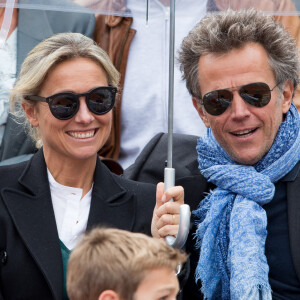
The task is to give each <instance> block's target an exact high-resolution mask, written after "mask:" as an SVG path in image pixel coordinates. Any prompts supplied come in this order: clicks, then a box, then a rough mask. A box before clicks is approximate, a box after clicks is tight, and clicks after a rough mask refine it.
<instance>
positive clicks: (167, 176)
mask: <svg viewBox="0 0 300 300" xmlns="http://www.w3.org/2000/svg"><path fill="white" fill-rule="evenodd" d="M174 47H175V0H171V3H170V45H169V103H168V160H167V167H166V168H165V172H164V181H165V190H167V189H168V188H170V187H172V186H174V185H175V169H174V168H173V167H172V162H173V112H174V60H175V59H174V52H175V51H174ZM170 201H173V199H171V200H170ZM189 229H190V207H189V205H187V204H183V205H181V206H180V221H179V230H178V233H177V237H176V238H175V237H173V236H167V237H166V242H167V244H168V245H170V246H172V247H174V248H182V247H183V246H184V244H185V242H186V239H187V237H188V234H189Z"/></svg>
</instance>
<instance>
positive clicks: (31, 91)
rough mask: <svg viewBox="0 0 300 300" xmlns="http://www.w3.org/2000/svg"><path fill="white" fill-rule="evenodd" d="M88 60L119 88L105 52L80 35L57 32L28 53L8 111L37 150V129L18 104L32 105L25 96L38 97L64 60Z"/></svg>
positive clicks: (38, 143)
mask: <svg viewBox="0 0 300 300" xmlns="http://www.w3.org/2000/svg"><path fill="white" fill-rule="evenodd" d="M79 57H83V58H89V59H91V60H92V61H94V62H95V63H97V64H98V65H99V66H100V67H101V68H102V69H103V70H104V71H105V73H106V76H107V81H108V84H109V85H111V86H118V84H119V78H120V75H119V72H118V71H117V70H116V69H115V67H114V65H113V64H112V62H111V60H110V58H109V56H108V55H107V53H106V52H105V51H104V50H103V49H101V48H100V47H99V46H97V44H96V43H95V42H94V41H93V40H92V39H90V38H88V37H86V36H84V35H82V34H80V33H59V34H56V35H53V36H51V37H49V38H47V39H45V40H44V41H42V42H41V43H39V44H38V45H37V46H36V47H35V48H33V49H32V50H31V52H30V53H29V54H28V56H27V57H26V59H25V60H24V62H23V64H22V68H21V71H20V74H19V77H18V80H17V82H16V85H15V87H14V88H13V90H12V93H11V97H10V101H11V102H10V104H11V111H12V113H13V114H14V115H15V117H16V121H17V122H19V123H22V124H23V125H24V126H25V127H26V129H27V131H28V134H29V136H30V137H31V138H32V139H33V140H34V141H35V142H36V146H37V147H38V148H39V147H41V146H42V142H41V137H40V133H39V129H38V128H37V127H33V126H31V125H30V123H29V121H28V120H27V118H26V116H25V112H24V110H23V109H22V106H21V104H22V103H26V104H27V105H35V103H32V101H28V100H25V99H24V97H25V96H27V95H38V94H39V92H40V89H41V88H42V85H43V83H44V82H45V80H47V75H48V74H49V73H50V72H51V70H52V69H53V68H54V67H55V66H57V65H58V64H60V63H61V62H63V61H66V60H69V59H74V58H79Z"/></svg>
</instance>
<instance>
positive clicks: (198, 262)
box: [126, 9, 300, 300]
mask: <svg viewBox="0 0 300 300" xmlns="http://www.w3.org/2000/svg"><path fill="white" fill-rule="evenodd" d="M179 62H180V68H181V71H182V72H183V78H184V79H185V81H186V85H187V88H188V90H189V92H190V94H191V95H192V99H193V104H194V107H195V108H196V110H197V112H198V114H199V116H200V117H201V119H202V120H203V122H204V123H205V125H206V127H207V128H208V130H207V134H206V136H204V137H202V138H200V139H198V141H197V146H196V149H197V154H198V157H197V156H196V155H194V154H191V153H194V152H193V151H194V149H193V147H190V146H189V145H192V144H193V143H194V142H195V137H187V136H185V137H182V136H175V137H174V157H173V159H174V161H175V163H174V164H175V165H176V164H177V166H176V167H175V168H177V171H178V172H177V181H176V184H178V183H179V182H180V184H181V185H183V186H184V189H185V199H186V202H187V203H189V202H190V203H192V205H191V207H192V208H193V207H195V201H197V202H198V203H200V205H199V206H198V208H197V209H195V210H194V211H193V217H194V218H195V224H196V226H195V234H194V240H189V241H188V243H187V251H188V252H191V255H190V260H191V263H192V269H194V268H195V269H196V271H195V274H193V272H192V275H191V276H190V281H189V282H188V287H187V288H186V289H185V291H184V292H186V293H187V294H186V295H185V296H184V297H185V299H189V300H191V299H201V292H200V283H201V285H202V287H201V291H202V292H203V294H204V298H205V299H263V300H265V299H299V298H300V234H299V232H300V222H299V220H300V201H299V200H300V198H299V197H300V196H299V195H300V162H299V160H300V134H299V129H300V121H299V113H298V111H297V110H296V107H295V105H294V104H293V103H292V98H293V94H294V91H295V89H296V88H297V84H298V73H299V61H298V53H297V49H296V46H295V41H294V40H293V39H292V38H291V37H290V35H289V34H288V33H287V32H286V31H285V30H284V29H283V28H282V26H281V25H280V24H278V23H276V22H275V21H274V20H273V19H272V18H271V17H268V16H264V15H263V14H261V13H258V12H257V11H255V10H253V9H251V10H244V11H230V10H228V11H224V12H220V13H218V14H212V15H207V16H206V17H205V18H204V19H202V21H201V22H200V23H198V24H197V25H196V26H195V27H194V28H193V29H192V30H191V31H190V33H189V35H188V36H187V37H186V38H185V39H184V40H183V42H182V45H181V50H180V53H179ZM187 105H188V104H187ZM180 140H181V141H183V140H184V142H181V143H180ZM164 141H165V138H164V136H162V135H160V136H157V137H155V138H154V139H153V140H152V141H151V142H150V143H149V145H148V147H147V148H146V150H145V152H144V153H143V157H144V158H145V157H147V159H146V160H145V159H144V160H143V159H142V157H139V158H138V160H137V163H139V162H142V170H138V171H136V169H138V166H137V165H136V166H135V168H131V169H130V172H126V174H127V176H128V177H131V178H134V179H141V178H142V177H144V178H143V179H144V180H145V179H146V180H145V181H151V180H150V177H151V175H152V174H154V173H155V172H152V173H150V172H149V173H147V171H148V170H149V169H148V168H147V165H149V164H150V163H151V162H150V160H152V162H154V160H153V159H154V158H155V157H157V155H155V153H158V151H159V150H158V149H161V148H162V147H163V146H162V144H163V143H164ZM176 145H178V148H176ZM147 151H148V153H147ZM177 157H183V159H179V160H177V159H176V158H177ZM152 158H153V159H152ZM196 158H197V160H198V166H199V169H200V173H201V174H199V173H198V174H197V170H196V167H197V166H196V165H197V164H196ZM180 167H181V168H180ZM152 168H155V164H152ZM133 169H135V171H134V172H133V171H132V170H133ZM142 173H143V174H142ZM182 176H183V177H184V176H185V178H182ZM180 177H181V178H180ZM195 241H196V242H195ZM195 243H196V247H195ZM195 248H196V250H195ZM195 278H196V281H197V284H198V287H196V286H195V285H194V286H193V284H194V280H195ZM187 295H188V296H187Z"/></svg>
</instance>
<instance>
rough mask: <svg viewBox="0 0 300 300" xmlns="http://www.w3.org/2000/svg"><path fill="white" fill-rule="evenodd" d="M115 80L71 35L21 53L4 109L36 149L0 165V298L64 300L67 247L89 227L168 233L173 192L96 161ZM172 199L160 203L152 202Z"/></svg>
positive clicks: (95, 52) (88, 43) (105, 63)
mask: <svg viewBox="0 0 300 300" xmlns="http://www.w3.org/2000/svg"><path fill="white" fill-rule="evenodd" d="M118 81H119V73H118V72H117V71H116V69H115V68H114V66H113V65H112V63H111V61H110V59H109V57H108V55H107V54H106V53H105V52H104V51H103V50H102V49H101V48H99V47H98V46H97V45H96V44H95V43H94V42H93V41H92V40H91V39H90V38H87V37H85V36H84V35H81V34H77V33H64V34H58V35H54V36H52V37H50V38H48V39H46V40H44V41H43V42H42V43H40V44H39V45H37V46H36V47H35V48H34V49H33V50H32V51H31V52H30V53H29V55H28V56H27V58H26V59H25V61H24V64H23V66H22V69H21V72H20V76H19V79H18V81H17V83H16V85H15V88H14V89H13V91H12V95H11V105H12V108H15V109H16V110H15V114H17V115H18V116H23V119H24V124H25V125H26V126H27V128H28V129H29V134H30V135H31V137H32V138H33V139H34V140H35V142H36V144H37V146H39V147H40V148H41V149H40V150H39V151H38V152H37V153H36V154H35V155H34V156H33V157H32V159H31V160H30V161H29V162H23V163H20V164H16V165H11V166H3V167H1V168H0V191H1V196H0V224H1V226H0V257H1V263H2V266H1V265H0V299H67V294H66V290H65V285H64V280H63V278H65V274H66V266H67V261H68V257H69V254H70V251H71V250H72V249H73V248H74V247H75V245H76V244H77V243H78V241H79V239H80V236H81V235H82V234H83V233H84V232H85V231H86V230H87V229H90V228H92V227H94V226H96V225H98V224H102V225H106V226H108V227H117V228H121V229H125V230H129V231H138V232H144V233H147V234H150V233H152V235H153V236H154V237H165V236H166V235H176V233H177V230H178V220H179V217H178V213H179V205H180V204H182V203H183V189H182V188H180V187H173V188H170V189H169V190H168V191H166V192H163V185H162V184H160V185H158V188H157V192H155V186H153V185H149V184H142V183H136V182H131V181H129V180H125V179H124V178H122V177H119V176H117V175H115V174H113V173H111V172H110V171H109V170H108V169H107V168H106V166H105V165H104V164H103V163H102V162H101V161H100V160H99V158H98V154H97V153H98V151H99V149H101V147H102V146H103V145H104V143H105V142H106V140H107V138H108V136H109V133H110V129H111V123H112V109H113V107H114V103H115V97H116V92H117V86H118ZM155 195H156V203H155ZM163 195H165V196H166V197H163ZM172 197H173V198H174V199H175V202H173V203H168V205H167V207H165V205H164V202H163V201H162V198H163V199H164V201H168V200H170V199H171V198H172ZM155 204H156V206H155ZM154 207H155V209H154ZM153 210H154V213H153ZM152 214H153V218H152ZM174 214H175V215H176V217H174V218H173V217H172V215H174ZM162 218H163V219H162ZM151 221H152V227H151ZM4 258H5V259H4Z"/></svg>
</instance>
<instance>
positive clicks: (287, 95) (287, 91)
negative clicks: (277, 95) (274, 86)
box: [282, 81, 294, 114]
mask: <svg viewBox="0 0 300 300" xmlns="http://www.w3.org/2000/svg"><path fill="white" fill-rule="evenodd" d="M293 93H294V85H293V83H292V82H291V81H286V82H285V84H284V89H283V93H282V94H283V99H282V113H283V114H286V113H287V112H288V110H289V109H290V107H291V104H292V100H293Z"/></svg>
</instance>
